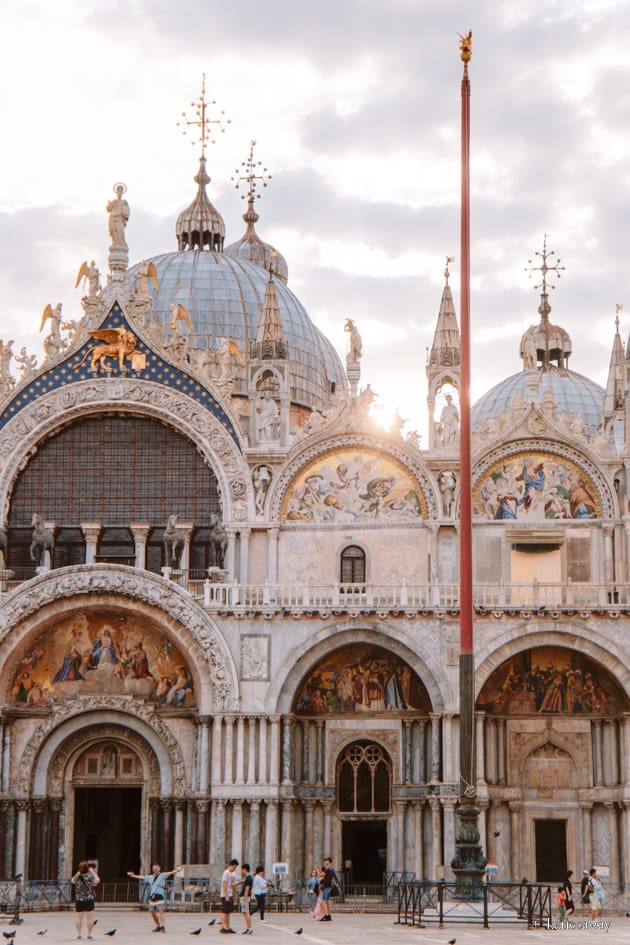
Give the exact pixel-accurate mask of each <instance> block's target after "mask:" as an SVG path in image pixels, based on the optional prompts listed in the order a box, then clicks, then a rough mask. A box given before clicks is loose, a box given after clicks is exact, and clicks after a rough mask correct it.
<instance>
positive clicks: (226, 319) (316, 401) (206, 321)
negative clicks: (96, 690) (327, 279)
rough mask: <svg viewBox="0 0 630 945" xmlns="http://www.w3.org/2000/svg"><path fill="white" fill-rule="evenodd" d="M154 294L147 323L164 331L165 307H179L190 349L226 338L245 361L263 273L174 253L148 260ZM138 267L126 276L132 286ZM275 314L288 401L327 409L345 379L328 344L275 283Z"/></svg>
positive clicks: (168, 316) (203, 254)
mask: <svg viewBox="0 0 630 945" xmlns="http://www.w3.org/2000/svg"><path fill="white" fill-rule="evenodd" d="M146 262H152V263H153V265H154V266H155V270H156V273H157V279H158V285H159V288H158V289H157V290H156V289H155V288H154V286H153V284H151V286H150V292H151V295H152V298H153V305H152V308H151V313H150V317H151V318H158V319H159V320H160V321H162V322H163V323H164V325H168V324H169V323H170V322H171V321H172V318H173V316H172V313H171V312H170V311H169V305H171V304H177V303H178V302H181V303H182V304H183V305H184V306H185V307H186V308H187V309H188V312H189V313H190V318H191V321H192V325H193V329H194V335H193V337H192V339H191V340H190V341H189V345H190V346H191V347H192V348H214V349H216V348H218V347H219V345H220V340H221V338H231V339H233V340H234V341H236V343H237V344H238V346H239V348H240V349H241V351H242V352H243V354H244V355H245V357H249V355H250V351H251V344H252V343H253V342H255V340H256V333H257V329H258V323H259V320H260V314H261V309H262V304H263V300H264V298H265V289H266V287H267V281H268V278H269V274H268V272H266V271H265V269H263V268H261V267H260V266H257V265H255V264H254V263H251V262H245V261H243V260H239V259H234V258H232V257H231V256H227V255H226V254H225V253H221V252H209V251H202V250H197V251H194V252H192V251H180V252H174V253H164V254H163V255H161V256H154V257H152V258H151V259H150V260H147V261H146ZM138 269H139V265H136V266H134V267H133V268H132V269H131V270H130V275H131V280H132V283H133V281H134V277H135V275H136V273H137V271H138ZM275 289H276V296H277V300H278V312H279V316H280V322H281V324H282V329H283V332H284V338H285V342H286V347H287V354H288V361H289V372H290V385H291V400H292V401H293V402H294V403H296V404H300V405H303V406H305V407H308V408H310V409H315V410H323V409H325V408H326V406H327V405H329V403H330V400H331V395H332V393H333V392H334V390H335V389H344V388H345V385H346V380H345V373H344V370H343V366H342V363H341V360H340V358H339V356H338V354H337V352H336V351H335V349H334V348H333V346H332V344H331V343H330V341H329V340H328V339H327V338H326V337H325V336H324V335H323V334H322V332H320V331H319V329H318V328H316V327H315V325H314V324H313V322H312V321H311V319H310V317H309V315H308V313H307V311H306V309H305V308H304V306H303V305H302V303H301V302H300V301H299V299H298V298H297V297H296V296H295V295H294V294H293V292H292V291H291V290H290V289H289V288H288V287H287V286H286V285H284V284H283V283H282V282H279V281H278V282H276V285H275Z"/></svg>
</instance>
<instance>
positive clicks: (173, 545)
mask: <svg viewBox="0 0 630 945" xmlns="http://www.w3.org/2000/svg"><path fill="white" fill-rule="evenodd" d="M162 544H163V545H164V554H165V557H166V563H167V565H168V567H169V568H179V566H180V561H181V557H182V551H183V550H184V533H183V532H181V531H180V530H179V529H178V528H177V515H169V517H168V522H167V523H166V528H165V530H164V535H163V536H162Z"/></svg>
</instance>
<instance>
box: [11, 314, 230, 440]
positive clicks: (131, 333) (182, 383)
mask: <svg viewBox="0 0 630 945" xmlns="http://www.w3.org/2000/svg"><path fill="white" fill-rule="evenodd" d="M99 377H107V378H109V377H111V378H114V377H116V378H120V377H127V378H137V379H139V380H145V381H152V382H153V383H157V384H161V385H163V386H164V387H168V388H171V389H172V390H175V391H178V392H179V393H181V394H185V395H186V396H187V397H190V398H191V399H192V400H194V401H195V402H196V403H198V404H200V405H201V406H202V407H204V408H205V409H206V410H207V411H208V412H209V413H211V414H212V416H213V417H215V419H217V420H218V421H219V423H220V424H221V425H222V426H223V427H224V429H225V430H226V432H227V433H229V434H230V436H231V437H232V439H233V440H234V442H235V443H236V444H237V445H238V446H239V449H240V444H239V436H238V433H237V431H236V428H235V426H234V424H233V422H232V421H231V420H230V418H229V417H228V415H227V414H226V412H225V410H224V409H223V407H222V406H221V404H220V403H219V401H218V400H217V399H216V397H215V396H214V395H213V394H212V392H211V391H210V390H208V388H207V387H206V386H205V385H204V384H203V383H201V382H200V381H198V380H197V379H196V378H194V377H192V376H191V375H190V374H188V373H187V372H186V371H185V370H182V368H181V367H179V366H177V365H175V364H172V363H171V362H170V361H168V360H167V359H166V358H164V357H163V356H162V355H160V354H158V353H157V352H156V351H155V350H154V349H153V348H152V347H151V345H150V344H149V343H147V341H146V340H145V339H144V338H142V337H141V336H140V335H139V334H138V332H137V330H136V328H135V327H134V326H133V325H132V324H131V323H130V322H129V320H128V319H127V317H126V315H125V313H124V311H123V309H122V307H121V306H120V304H119V303H118V302H114V304H113V305H112V307H111V309H110V311H109V314H108V315H107V317H106V318H105V319H104V320H103V322H102V323H101V325H100V326H99V328H98V329H95V330H91V331H90V332H89V333H88V334H87V335H86V337H85V341H84V342H83V344H82V345H81V346H80V347H75V346H74V345H73V346H72V350H71V352H69V353H68V354H67V356H66V357H65V358H63V359H62V360H57V361H56V362H55V363H53V364H51V365H50V367H45V366H44V369H42V370H41V371H40V373H39V374H38V375H37V376H36V377H34V378H32V379H31V380H30V381H29V382H28V383H27V384H26V385H25V386H24V387H22V388H21V389H20V390H19V391H17V392H16V394H15V396H14V397H13V398H12V399H11V400H10V401H9V402H8V403H7V405H6V406H5V409H4V410H3V412H2V415H1V416H0V430H1V429H2V428H3V427H4V426H5V425H6V424H7V423H8V422H9V421H10V420H12V419H13V418H14V417H16V416H18V415H19V413H20V411H21V410H23V409H24V408H25V407H27V406H28V405H29V404H32V403H34V402H35V401H37V400H38V399H39V398H40V397H42V396H44V395H45V394H48V393H50V392H51V391H55V390H59V389H60V388H62V387H68V386H70V385H71V384H78V383H79V382H81V381H88V380H89V381H93V380H95V379H96V378H99Z"/></svg>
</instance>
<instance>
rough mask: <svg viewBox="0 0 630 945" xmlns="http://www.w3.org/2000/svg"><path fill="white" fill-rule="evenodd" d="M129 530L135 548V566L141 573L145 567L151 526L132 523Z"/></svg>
mask: <svg viewBox="0 0 630 945" xmlns="http://www.w3.org/2000/svg"><path fill="white" fill-rule="evenodd" d="M129 530H130V532H131V534H132V535H133V540H134V543H135V546H136V560H135V566H136V567H137V568H139V569H140V570H141V571H145V570H146V567H147V541H148V540H149V534H150V532H151V526H150V525H137V524H135V523H134V524H131V525H130V526H129ZM167 563H168V562H167Z"/></svg>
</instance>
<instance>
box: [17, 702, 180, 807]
mask: <svg viewBox="0 0 630 945" xmlns="http://www.w3.org/2000/svg"><path fill="white" fill-rule="evenodd" d="M99 710H100V711H111V710H114V711H118V712H121V713H124V715H125V716H127V717H129V716H135V717H136V718H139V719H142V721H143V722H145V723H146V724H147V725H149V726H150V727H151V728H152V729H153V730H154V732H155V733H156V734H157V735H158V736H159V738H160V740H161V741H162V742H163V744H164V745H165V746H166V748H167V750H168V753H169V756H170V758H171V761H172V766H173V781H174V784H175V787H176V791H177V793H178V794H183V793H184V791H185V784H186V782H185V768H184V762H183V758H182V755H181V750H180V747H179V743H178V741H177V739H176V738H175V736H174V735H173V733H172V732H171V730H170V729H169V727H168V726H167V725H165V723H164V722H163V721H162V720H161V719H159V718H158V717H157V716H156V714H155V710H154V707H153V706H152V705H149V704H148V703H144V702H135V701H133V700H131V699H129V698H125V697H120V696H93V697H92V698H90V699H73V700H69V701H68V702H65V703H60V704H58V705H55V706H53V710H52V712H51V714H50V715H49V716H48V718H46V719H45V720H44V721H43V722H42V723H41V725H39V726H38V727H37V728H36V730H35V731H34V732H33V734H32V735H31V737H30V738H29V740H28V743H27V745H26V747H25V749H24V751H23V752H22V757H21V759H20V768H19V776H18V791H19V793H20V794H21V795H27V794H28V793H29V790H30V784H31V777H32V773H33V763H34V761H35V759H36V757H37V755H38V753H39V751H40V749H41V747H42V745H43V744H44V742H45V741H46V739H47V738H48V736H49V735H50V734H51V732H53V731H54V729H56V728H58V727H59V725H61V723H62V722H65V721H67V720H68V719H71V718H74V717H75V716H77V715H84V714H85V713H86V712H95V711H96V712H97V711H99ZM123 725H124V720H123V717H121V726H123ZM113 728H116V727H115V726H113ZM97 730H98V732H99V733H100V732H104V731H105V728H101V727H100V726H98V728H97ZM99 737H100V735H99ZM103 737H105V736H103ZM84 738H85V733H84V731H82V732H77V733H76V739H78V743H81V742H82V740H83V739H84ZM141 743H142V745H143V746H144V747H143V748H142V749H141V751H140V753H141V754H143V755H146V742H145V741H144V739H142V740H141ZM65 745H66V743H64V746H63V747H62V748H61V749H60V751H63V752H66V755H65V757H66V758H67V750H66V748H65ZM56 757H59V758H60V757H61V756H59V754H58V755H57V756H56ZM61 767H62V762H61V761H57V771H56V772H53V775H52V776H53V777H59V776H60V773H59V769H60V768H61ZM55 793H59V792H58V791H56V792H55Z"/></svg>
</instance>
